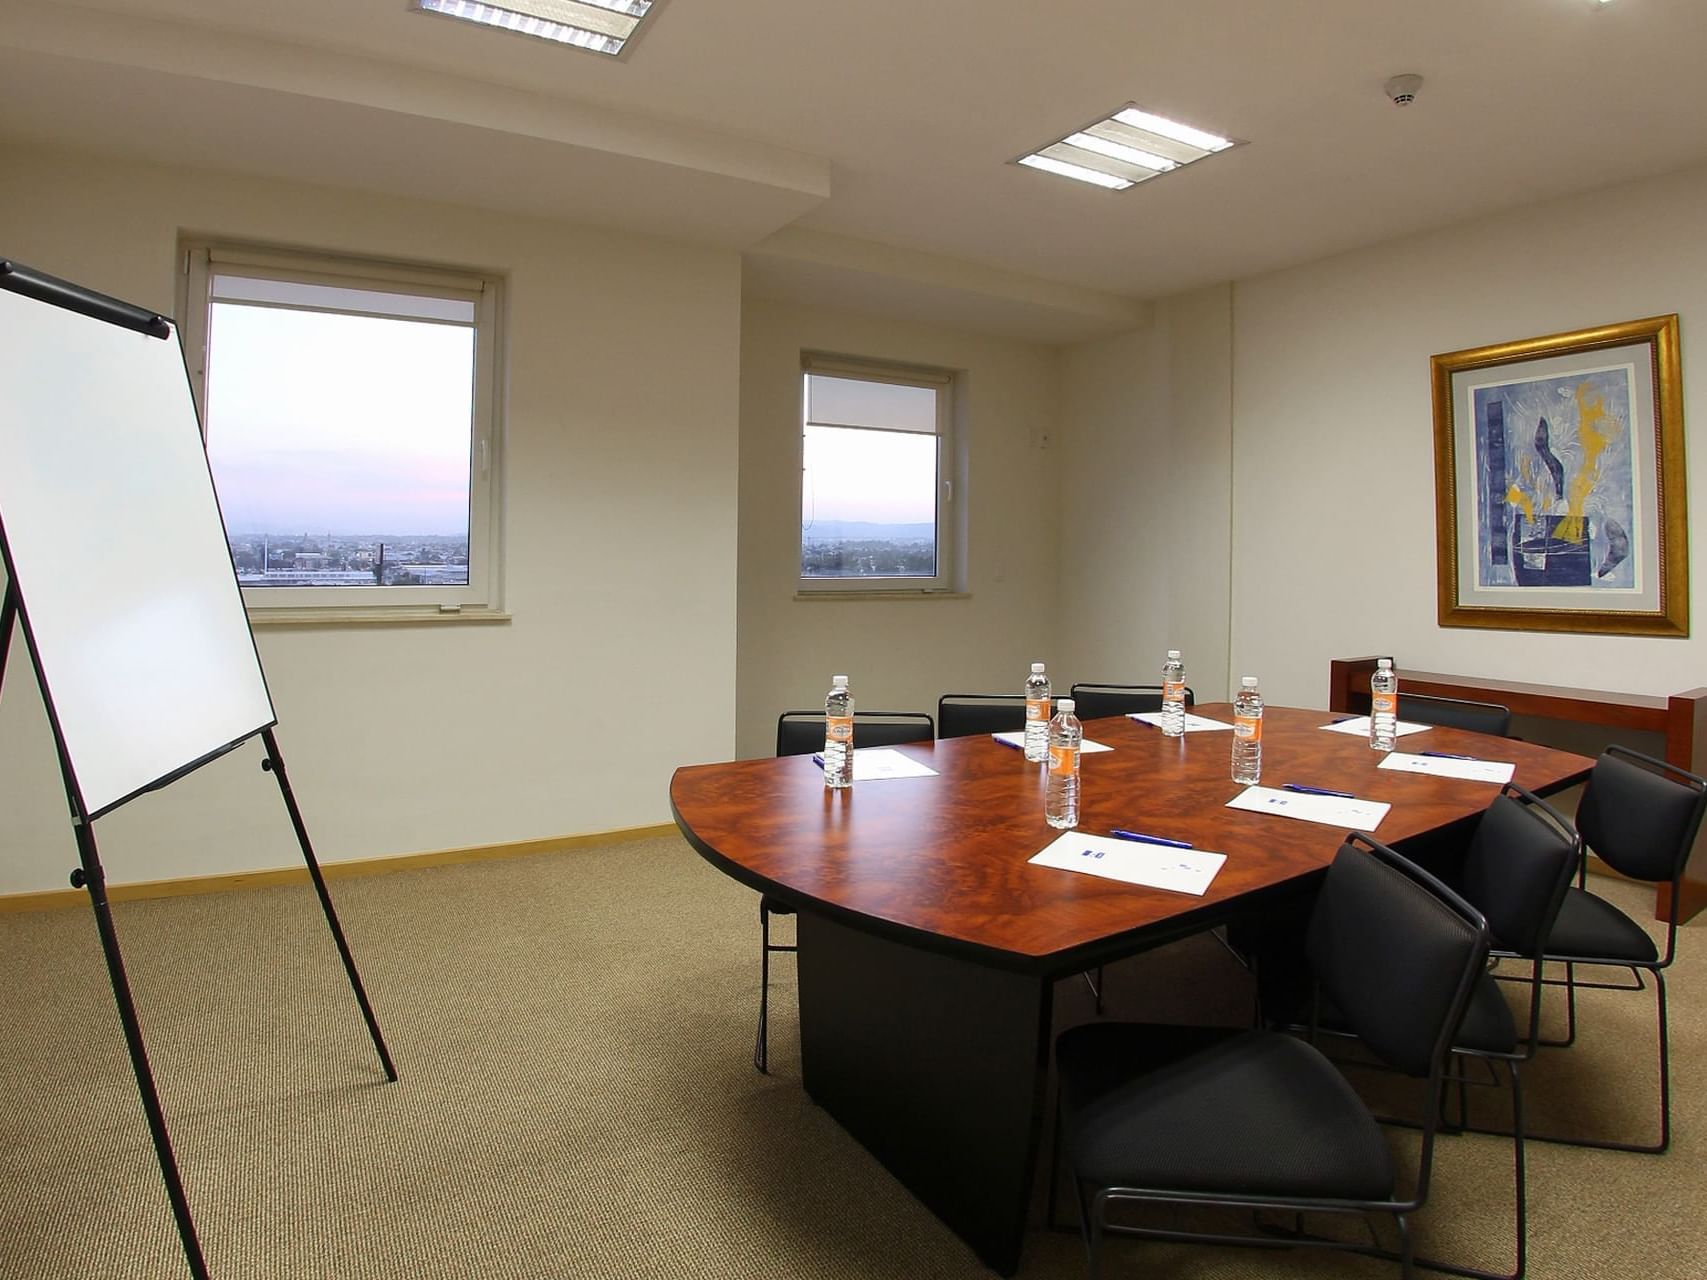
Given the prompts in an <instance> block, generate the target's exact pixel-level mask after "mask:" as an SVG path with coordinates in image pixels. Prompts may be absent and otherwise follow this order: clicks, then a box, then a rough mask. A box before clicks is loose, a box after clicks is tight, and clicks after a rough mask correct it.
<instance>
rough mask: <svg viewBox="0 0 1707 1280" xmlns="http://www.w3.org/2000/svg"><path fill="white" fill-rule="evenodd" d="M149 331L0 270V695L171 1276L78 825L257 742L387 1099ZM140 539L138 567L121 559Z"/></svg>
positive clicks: (188, 425) (108, 916)
mask: <svg viewBox="0 0 1707 1280" xmlns="http://www.w3.org/2000/svg"><path fill="white" fill-rule="evenodd" d="M174 339H175V335H174V334H173V330H172V325H171V323H170V322H169V321H168V320H166V319H165V317H163V316H159V315H156V314H154V313H153V312H151V311H147V310H144V309H142V308H139V307H134V306H131V305H130V304H128V303H125V302H120V301H118V300H117V299H115V298H110V297H107V296H106V295H104V294H99V293H94V292H92V291H90V290H88V289H84V288H82V287H80V286H78V285H74V284H71V283H69V282H67V281H64V280H59V279H56V278H54V277H52V276H49V275H46V274H43V273H41V272H38V271H33V270H31V269H30V268H28V267H24V266H21V265H20V264H17V263H14V262H9V261H6V260H4V259H0V561H3V563H4V568H5V573H6V590H5V596H4V598H3V600H0V680H3V679H4V676H5V672H6V664H7V660H8V657H9V656H10V648H11V638H12V633H13V630H14V627H16V628H17V629H19V630H20V631H21V632H22V635H23V637H24V645H25V648H26V649H27V651H28V653H29V657H30V664H31V666H32V667H33V668H34V670H35V674H36V682H37V684H38V685H39V686H40V689H41V695H42V703H43V705H44V706H45V708H46V710H47V716H48V721H49V723H50V725H51V726H52V729H53V737H54V745H55V748H56V749H57V751H58V755H59V769H60V776H61V778H62V779H63V781H64V784H65V796H66V800H67V802H68V803H69V805H70V809H71V828H72V833H73V835H74V836H75V838H76V842H77V852H78V859H79V866H78V867H77V868H76V870H74V871H73V872H72V873H71V883H72V885H73V886H74V887H76V888H79V889H87V890H88V892H89V903H90V906H91V907H92V908H93V909H94V913H95V924H96V927H97V929H98V930H99V932H100V936H101V949H102V951H103V952H104V954H105V956H106V962H107V975H108V978H109V979H110V981H111V983H112V988H113V999H114V1001H115V1002H116V1003H117V1005H118V1011H119V1021H120V1022H121V1023H122V1024H123V1028H124V1036H125V1043H126V1045H127V1047H128V1049H129V1052H130V1060H131V1068H132V1070H133V1071H134V1072H135V1075H136V1084H137V1089H138V1090H139V1092H140V1093H141V1095H142V1108H143V1111H144V1113H145V1115H146V1116H147V1120H148V1129H149V1133H150V1136H151V1137H152V1139H153V1142H154V1150H155V1154H156V1156H157V1157H158V1159H159V1163H160V1173H161V1176H162V1177H163V1178H164V1179H165V1182H166V1194H167V1196H168V1198H169V1199H170V1201H171V1205H172V1213H173V1217H174V1218H175V1219H176V1222H177V1227H178V1235H179V1238H180V1239H181V1240H182V1242H183V1247H184V1256H185V1258H186V1259H187V1260H188V1262H189V1267H190V1272H191V1274H192V1275H193V1276H194V1277H196V1280H207V1276H208V1271H207V1263H206V1261H205V1259H204V1258H203V1256H202V1250H201V1243H200V1241H199V1240H198V1239H197V1237H196V1228H195V1222H194V1220H193V1219H192V1217H191V1215H190V1208H189V1202H188V1200H187V1199H186V1198H185V1195H184V1187H183V1182H182V1179H181V1178H180V1177H179V1174H178V1164H177V1160H176V1158H175V1157H174V1155H173V1153H172V1140H171V1136H170V1134H169V1133H168V1132H167V1129H166V1120H165V1115H164V1113H163V1112H162V1110H161V1106H160V1096H159V1092H158V1090H157V1089H156V1088H155V1084H154V1073H153V1070H152V1068H151V1067H150V1066H149V1062H148V1051H147V1048H146V1046H145V1045H144V1044H143V1039H142V1028H141V1024H140V1022H139V1021H138V1019H137V1015H136V1006H135V1003H134V1002H133V1000H132V999H131V991H130V983H129V980H128V979H127V978H126V976H125V968H124V958H123V956H122V954H121V953H120V950H119V939H118V933H117V931H116V930H115V928H114V926H113V918H112V910H111V906H110V904H109V901H108V898H107V890H106V873H105V871H104V869H103V868H102V866H101V858H100V853H99V851H98V849H97V848H96V845H95V835H94V828H93V823H94V821H95V819H96V818H99V817H101V816H102V815H104V814H107V813H110V812H112V811H113V810H114V809H117V808H118V807H119V806H121V805H123V804H126V803H127V802H129V801H131V800H134V799H135V798H136V797H137V796H139V795H142V794H144V793H146V792H149V791H156V790H159V789H160V788H162V787H165V786H167V785H169V784H170V783H172V782H174V781H176V780H177V779H179V778H181V777H183V776H184V775H186V774H188V773H191V772H194V771H195V770H196V769H199V768H200V767H201V766H202V765H204V764H207V763H208V762H210V761H212V760H215V759H218V758H219V757H221V756H223V755H226V754H227V753H229V752H231V751H233V750H235V749H237V748H238V747H241V746H242V745H243V744H245V743H247V742H249V741H251V740H252V739H254V738H257V737H259V738H260V740H261V744H262V749H263V753H264V754H263V756H262V759H261V768H262V769H263V770H265V771H267V772H269V773H271V774H272V775H273V778H274V779H275V780H276V781H277V783H278V787H279V793H280V795H281V796H282V797H283V799H284V804H285V809H286V811H287V813H288V814H289V816H290V822H291V827H292V829H293V830H294V831H295V833H296V838H297V843H298V844H299V845H300V846H301V848H302V856H303V860H304V861H305V862H306V863H307V865H308V871H309V875H310V877H311V878H312V879H313V882H314V888H315V892H316V893H317V894H318V895H319V898H320V906H321V910H322V911H323V912H324V913H325V916H326V923H327V926H328V927H329V928H330V929H331V931H332V937H333V939H334V940H335V941H336V943H337V946H338V953H339V955H340V956H341V957H342V958H343V962H344V971H345V973H346V974H347V975H348V976H349V980H350V987H351V989H352V990H353V991H354V993H355V997H356V1002H357V1004H358V1005H360V1007H361V1012H362V1017H363V1018H364V1019H365V1020H366V1022H367V1029H368V1034H369V1035H370V1036H371V1037H372V1039H373V1046H374V1048H375V1050H377V1051H378V1054H379V1059H380V1063H381V1064H382V1065H383V1067H384V1068H385V1075H386V1078H387V1079H388V1080H393V1081H394V1080H396V1079H397V1070H396V1068H395V1067H394V1066H393V1065H392V1062H391V1054H390V1053H389V1051H388V1050H387V1049H386V1046H385V1039H384V1037H383V1036H382V1035H381V1034H380V1030H379V1023H378V1022H377V1021H376V1019H375V1018H374V1014H373V1009H372V1007H371V1006H370V1005H369V1003H368V998H367V992H366V990H365V989H364V988H363V986H362V981H361V975H360V974H359V973H358V972H357V971H356V964H355V959H354V957H353V956H352V955H351V953H350V947H349V943H348V942H347V941H346V940H345V938H344V931H343V928H342V927H341V926H340V925H339V923H338V916H337V912H336V911H335V910H334V909H333V906H332V898H331V895H330V894H329V893H328V892H327V890H326V881H325V877H324V876H322V874H321V871H320V864H319V862H318V861H317V860H316V859H315V856H314V849H313V846H312V844H311V843H310V841H309V838H308V829H307V827H306V826H305V825H304V824H303V820H302V813H301V811H300V810H299V809H298V808H297V803H296V797H295V796H294V795H293V794H292V792H291V788H290V781H289V779H288V778H287V776H286V774H285V766H284V757H283V755H282V754H281V753H280V751H279V746H278V742H277V740H276V738H275V737H274V734H273V729H274V727H275V726H276V725H277V723H278V721H277V718H276V717H275V715H274V714H273V706H272V699H271V696H270V694H269V693H268V691H267V686H266V678H265V675H264V674H263V673H262V670H261V663H260V657H259V654H258V653H257V652H256V649H255V639H254V635H253V633H252V632H251V631H250V629H249V621H248V615H247V614H246V613H245V611H244V608H243V598H242V593H241V591H240V589H239V588H238V585H237V575H236V570H235V569H234V568H233V566H232V563H231V553H230V550H229V545H228V543H227V541H226V536H225V525H224V521H223V520H222V519H221V517H220V514H219V505H218V501H217V499H216V497H215V495H214V489H213V477H212V473H211V472H210V470H209V468H208V463H207V456H206V453H205V451H204V449H203V447H202V439H201V430H200V427H199V425H198V423H197V419H196V414H195V408H194V405H193V402H192V401H191V398H190V392H189V382H188V378H187V375H186V373H185V369H184V361H183V356H182V353H181V351H180V350H179V347H178V343H177V342H176V341H175V340H174ZM140 537H146V539H147V547H146V549H145V550H144V551H143V552H142V553H141V554H130V555H127V554H122V553H121V551H120V550H119V549H121V548H125V547H127V546H134V544H135V541H136V539H138V538H140Z"/></svg>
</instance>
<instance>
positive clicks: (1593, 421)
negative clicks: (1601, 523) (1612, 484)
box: [1555, 382, 1617, 542]
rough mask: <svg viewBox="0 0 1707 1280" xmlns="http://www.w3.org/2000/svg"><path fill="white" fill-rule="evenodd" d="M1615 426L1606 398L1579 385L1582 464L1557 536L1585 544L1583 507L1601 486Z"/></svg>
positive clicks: (1579, 430) (1586, 386)
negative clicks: (1603, 458)
mask: <svg viewBox="0 0 1707 1280" xmlns="http://www.w3.org/2000/svg"><path fill="white" fill-rule="evenodd" d="M1616 425H1617V424H1616V423H1614V422H1613V421H1612V420H1611V415H1609V414H1608V413H1607V412H1606V401H1605V399H1604V398H1602V397H1600V396H1597V395H1594V394H1593V393H1592V392H1591V391H1590V389H1589V384H1588V383H1586V382H1585V383H1582V384H1581V385H1580V386H1578V387H1577V440H1578V442H1579V443H1580V444H1581V445H1582V451H1583V458H1582V465H1581V466H1579V467H1578V468H1577V473H1576V475H1574V476H1572V477H1571V484H1570V490H1571V492H1570V500H1569V502H1568V503H1567V504H1566V507H1565V518H1564V519H1563V520H1561V521H1559V527H1558V529H1556V530H1555V533H1556V534H1557V536H1558V537H1560V538H1561V539H1563V540H1564V541H1566V542H1582V541H1583V540H1584V539H1585V538H1586V537H1587V536H1588V530H1587V528H1586V522H1585V521H1584V520H1583V507H1584V506H1585V505H1587V503H1588V495H1589V494H1591V493H1593V492H1594V487H1595V485H1597V484H1598V483H1600V455H1601V454H1603V453H1605V452H1606V446H1607V445H1609V444H1610V443H1612V431H1613V428H1614V427H1615V426H1616Z"/></svg>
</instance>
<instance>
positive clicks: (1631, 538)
mask: <svg viewBox="0 0 1707 1280" xmlns="http://www.w3.org/2000/svg"><path fill="white" fill-rule="evenodd" d="M1471 395H1472V407H1473V409H1474V412H1475V423H1476V439H1475V449H1476V453H1475V483H1476V492H1475V510H1476V516H1477V520H1476V583H1475V585H1476V586H1477V587H1529V586H1548V587H1562V586H1568V587H1577V588H1624V589H1629V588H1631V587H1633V586H1634V585H1635V582H1636V561H1635V556H1634V554H1633V553H1634V552H1638V551H1639V550H1640V547H1641V545H1642V540H1641V536H1640V534H1641V530H1640V528H1639V525H1638V520H1637V508H1636V493H1635V481H1634V474H1633V470H1632V467H1631V456H1630V447H1631V443H1630V414H1631V403H1632V392H1631V373H1630V370H1629V369H1625V368H1617V369H1602V370H1598V371H1596V372H1593V373H1583V374H1571V375H1568V376H1563V377H1552V378H1533V379H1528V380H1525V381H1518V382H1508V383H1502V384H1498V385H1493V386H1486V387H1478V388H1475V389H1474V390H1473V391H1472V393H1471ZM1596 408H1598V410H1599V412H1596ZM1585 418H1586V419H1587V420H1588V421H1587V423H1586V425H1587V428H1588V430H1587V433H1586V434H1585V431H1584V427H1585V421H1584V420H1585ZM1576 516H1580V517H1581V522H1580V523H1579V522H1578V521H1577V520H1576V519H1574V518H1573V517H1576ZM1585 535H1586V537H1585Z"/></svg>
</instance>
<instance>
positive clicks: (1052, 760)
mask: <svg viewBox="0 0 1707 1280" xmlns="http://www.w3.org/2000/svg"><path fill="white" fill-rule="evenodd" d="M1084 736H1085V735H1084V730H1083V729H1081V728H1080V727H1079V718H1078V717H1077V716H1075V715H1074V714H1073V700H1072V699H1071V698H1062V699H1061V709H1060V710H1059V711H1057V712H1056V713H1055V718H1054V719H1053V720H1051V721H1050V722H1049V781H1048V783H1047V785H1046V786H1045V788H1044V792H1043V818H1044V821H1046V822H1047V823H1048V824H1049V825H1050V826H1052V827H1076V826H1078V825H1079V743H1080V742H1081V741H1082V740H1083V738H1084Z"/></svg>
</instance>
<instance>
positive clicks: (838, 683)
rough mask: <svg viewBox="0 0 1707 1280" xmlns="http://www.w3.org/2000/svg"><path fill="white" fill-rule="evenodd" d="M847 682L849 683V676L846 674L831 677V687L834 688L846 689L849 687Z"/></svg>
mask: <svg viewBox="0 0 1707 1280" xmlns="http://www.w3.org/2000/svg"><path fill="white" fill-rule="evenodd" d="M847 683H848V678H847V677H846V676H831V677H830V687H831V688H832V689H845V688H846V687H847Z"/></svg>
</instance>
